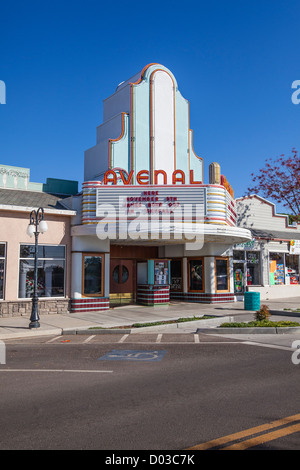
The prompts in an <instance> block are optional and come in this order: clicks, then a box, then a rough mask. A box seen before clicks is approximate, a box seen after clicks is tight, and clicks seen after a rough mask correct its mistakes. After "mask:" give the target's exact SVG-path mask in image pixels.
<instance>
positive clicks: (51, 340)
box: [46, 335, 61, 343]
mask: <svg viewBox="0 0 300 470" xmlns="http://www.w3.org/2000/svg"><path fill="white" fill-rule="evenodd" d="M59 338H61V335H60V336H55V337H54V338H52V339H49V340H48V341H46V343H53V341H56V340H57V339H59Z"/></svg>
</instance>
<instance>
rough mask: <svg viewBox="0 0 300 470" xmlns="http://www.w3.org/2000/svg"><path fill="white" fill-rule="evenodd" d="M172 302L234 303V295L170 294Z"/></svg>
mask: <svg viewBox="0 0 300 470" xmlns="http://www.w3.org/2000/svg"><path fill="white" fill-rule="evenodd" d="M170 299H171V300H180V301H182V302H195V303H203V304H215V303H224V302H234V294H231V293H225V294H222V293H220V294H207V293H201V292H170Z"/></svg>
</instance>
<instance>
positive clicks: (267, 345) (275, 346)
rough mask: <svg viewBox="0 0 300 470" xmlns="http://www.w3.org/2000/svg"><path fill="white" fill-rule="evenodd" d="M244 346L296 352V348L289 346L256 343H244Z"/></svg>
mask: <svg viewBox="0 0 300 470" xmlns="http://www.w3.org/2000/svg"><path fill="white" fill-rule="evenodd" d="M243 344H246V345H250V346H262V347H263V348H271V349H282V350H283V351H294V349H295V348H292V347H289V346H280V345H277V344H267V343H256V342H255V341H244V342H243Z"/></svg>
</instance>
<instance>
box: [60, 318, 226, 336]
mask: <svg viewBox="0 0 300 470" xmlns="http://www.w3.org/2000/svg"><path fill="white" fill-rule="evenodd" d="M232 320H233V317H232V316H226V317H215V318H209V319H207V320H195V321H188V322H178V323H177V322H174V323H168V324H162V325H153V326H140V327H135V328H120V327H119V328H118V327H116V328H113V327H111V328H102V327H99V328H97V327H88V328H85V327H83V328H80V327H79V328H64V329H63V331H62V334H63V335H99V334H122V333H123V334H124V335H125V334H131V333H138V332H141V333H144V332H151V331H155V332H157V331H162V330H166V329H168V328H171V329H172V331H173V330H176V329H178V330H180V329H183V328H188V327H189V326H190V327H191V329H192V328H194V331H195V332H196V330H197V326H199V325H207V326H209V325H213V326H218V325H220V324H221V323H224V322H230V321H232ZM211 329H212V327H209V328H208V329H207V331H211Z"/></svg>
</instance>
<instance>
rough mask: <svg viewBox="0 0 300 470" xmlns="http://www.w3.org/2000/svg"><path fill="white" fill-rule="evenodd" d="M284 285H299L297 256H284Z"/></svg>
mask: <svg viewBox="0 0 300 470" xmlns="http://www.w3.org/2000/svg"><path fill="white" fill-rule="evenodd" d="M285 264H286V278H285V280H286V284H299V255H285Z"/></svg>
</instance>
